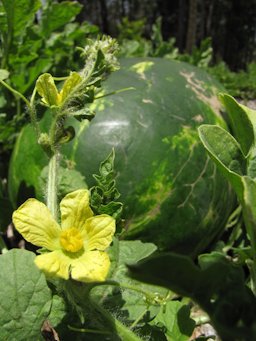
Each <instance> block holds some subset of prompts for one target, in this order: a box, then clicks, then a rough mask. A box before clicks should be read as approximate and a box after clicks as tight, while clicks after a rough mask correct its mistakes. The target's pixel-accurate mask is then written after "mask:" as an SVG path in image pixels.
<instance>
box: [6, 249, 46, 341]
mask: <svg viewBox="0 0 256 341" xmlns="http://www.w3.org/2000/svg"><path fill="white" fill-rule="evenodd" d="M34 258H35V255H34V254H33V253H32V252H29V251H25V250H19V249H13V250H11V251H8V252H7V253H5V254H4V255H2V256H0V268H1V272H0V282H1V290H0V302H1V304H0V325H1V340H13V341H19V340H26V341H35V340H38V339H39V336H40V329H41V327H42V324H43V322H44V320H45V319H46V318H47V316H48V314H49V311H50V307H51V291H50V289H49V288H48V286H47V283H46V280H45V276H44V274H43V273H41V272H40V271H39V270H38V268H37V267H36V266H35V264H34Z"/></svg>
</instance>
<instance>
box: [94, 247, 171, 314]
mask: <svg viewBox="0 0 256 341" xmlns="http://www.w3.org/2000/svg"><path fill="white" fill-rule="evenodd" d="M155 250H156V246H155V245H154V244H152V243H142V242H141V241H139V240H135V241H117V240H114V244H113V246H112V247H111V248H110V250H109V254H110V258H111V268H110V272H109V280H112V281H115V282H117V283H121V287H120V289H117V288H114V289H112V287H107V289H105V290H104V291H103V290H102V289H101V291H98V290H97V293H98V295H99V299H101V300H102V297H103V298H104V302H103V303H104V304H105V305H106V306H107V307H112V308H113V309H114V310H115V311H117V310H118V309H121V311H122V313H123V314H125V315H127V316H126V317H127V318H128V319H129V320H136V319H137V318H138V317H139V316H141V315H142V314H143V312H144V313H145V315H146V312H147V311H148V314H149V315H150V317H151V318H152V317H154V316H155V315H156V313H157V312H158V311H159V309H160V303H159V302H160V301H161V300H162V299H163V300H164V299H165V297H166V296H167V294H168V291H167V290H166V289H163V288H160V287H157V286H152V285H147V284H143V283H141V282H139V281H136V280H134V279H131V278H130V277H129V276H128V272H127V267H126V264H127V263H135V262H138V261H139V260H141V259H144V258H146V257H148V256H149V255H151V254H152V253H153V252H154V251H155ZM122 283H123V284H124V285H125V286H126V287H128V288H126V287H122ZM129 288H130V289H129ZM141 318H143V316H141Z"/></svg>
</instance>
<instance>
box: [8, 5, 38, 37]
mask: <svg viewBox="0 0 256 341" xmlns="http://www.w3.org/2000/svg"><path fill="white" fill-rule="evenodd" d="M2 3H3V6H4V9H5V12H6V17H7V25H8V34H12V36H13V37H15V38H19V39H20V38H21V37H23V36H24V35H25V33H26V28H27V27H29V26H30V25H31V24H32V23H33V21H34V18H35V14H36V12H37V11H38V9H39V8H40V6H41V2H40V0H2Z"/></svg>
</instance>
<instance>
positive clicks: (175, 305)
mask: <svg viewBox="0 0 256 341" xmlns="http://www.w3.org/2000/svg"><path fill="white" fill-rule="evenodd" d="M150 324H151V325H156V326H159V327H163V328H164V333H165V336H166V338H167V340H168V341H173V340H175V341H187V340H188V337H189V336H191V335H192V333H193V330H194V328H195V322H194V321H193V320H192V319H191V318H190V309H189V307H188V306H187V305H184V304H183V303H181V302H179V301H169V302H167V303H166V304H165V305H163V306H162V307H161V309H160V311H159V312H158V314H157V315H156V317H155V318H154V319H153V320H152V321H151V322H150Z"/></svg>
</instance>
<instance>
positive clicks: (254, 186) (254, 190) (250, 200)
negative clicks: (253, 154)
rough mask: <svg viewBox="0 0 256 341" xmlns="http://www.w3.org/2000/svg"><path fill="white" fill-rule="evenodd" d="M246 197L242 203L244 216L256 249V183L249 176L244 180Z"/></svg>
mask: <svg viewBox="0 0 256 341" xmlns="http://www.w3.org/2000/svg"><path fill="white" fill-rule="evenodd" d="M242 182H243V186H244V195H243V201H242V208H243V216H244V220H245V226H246V230H247V233H248V235H249V237H250V241H251V243H252V249H253V250H255V249H256V182H255V180H253V179H251V178H250V177H248V176H244V177H243V178H242Z"/></svg>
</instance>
